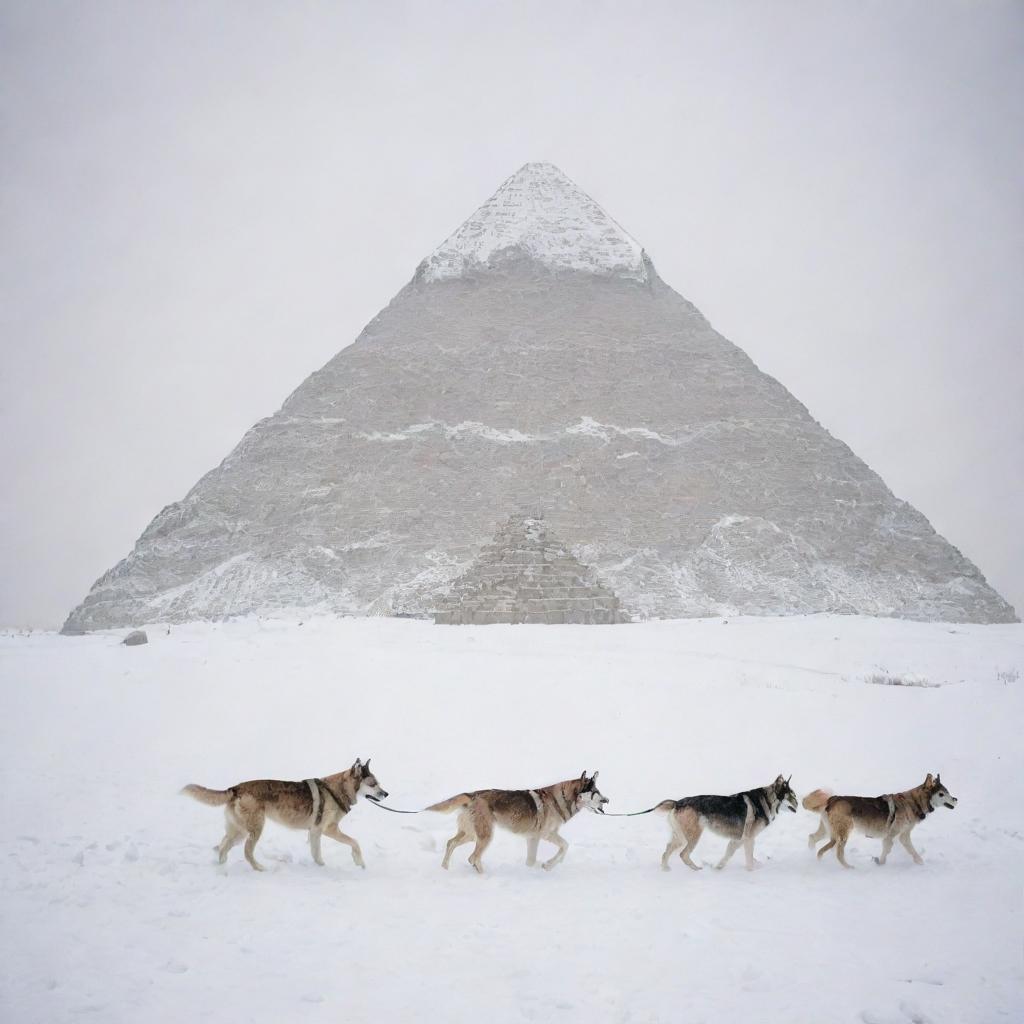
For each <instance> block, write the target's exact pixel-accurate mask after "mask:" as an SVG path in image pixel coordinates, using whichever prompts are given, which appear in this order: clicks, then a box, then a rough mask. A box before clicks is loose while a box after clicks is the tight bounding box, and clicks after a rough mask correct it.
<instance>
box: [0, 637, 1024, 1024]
mask: <svg viewBox="0 0 1024 1024" xmlns="http://www.w3.org/2000/svg"><path fill="white" fill-rule="evenodd" d="M149 633H150V641H151V642H150V644H149V645H148V646H145V647H138V648H125V647H123V646H120V645H119V644H118V639H119V637H118V636H115V635H113V634H94V635H90V636H84V637H76V638H69V637H60V636H55V635H53V634H41V635H40V634H37V635H34V636H31V637H23V636H11V635H7V636H3V637H0V685H2V690H0V692H2V695H3V714H2V715H0V769H2V778H0V811H2V820H3V826H4V827H3V832H2V835H0V865H2V867H0V886H2V910H0V916H2V924H0V927H2V937H0V1019H2V1020H4V1021H12V1022H13V1021H17V1022H33V1021H39V1022H47V1024H54V1022H61V1021H71V1020H79V1019H82V1018H85V1019H90V1018H91V1019H93V1020H99V1021H104V1022H122V1021H123V1022H136V1021H143V1020H145V1021H150V1022H153V1021H168V1022H172V1021H173V1022H181V1021H214V1022H236V1021H275V1022H280V1021H288V1022H291V1021H296V1022H298V1021H331V1022H339V1021H343V1022H345V1024H358V1022H371V1021H372V1022H375V1024H378V1022H380V1024H392V1022H395V1024H397V1022H406V1021H418V1020H424V1021H426V1020H430V1021H443V1022H445V1024H455V1022H463V1021H465V1022H470V1021H472V1022H474V1024H475V1022H478V1021H480V1020H481V1019H482V1018H483V1019H487V1020H490V1021H494V1022H505V1021H520V1020H523V1021H565V1022H577V1021H578V1022H583V1024H599V1022H604V1021H612V1022H623V1024H625V1022H630V1024H648V1022H678V1021H687V1022H699V1021H708V1022H711V1021H716V1022H718V1021H720V1022H735V1021H740V1020H744V1021H756V1022H758V1024H765V1022H773V1021H778V1022H785V1024H799V1022H809V1024H810V1022H813V1024H822V1022H831V1021H855V1022H858V1021H862V1022H867V1024H904V1022H914V1021H928V1022H935V1024H939V1022H950V1024H952V1022H972V1024H983V1022H989V1021H999V1020H1014V1019H1016V1020H1020V1019H1022V1015H1024V996H1022V987H1024V986H1022V981H1024V964H1022V953H1021V945H1022V938H1024V913H1022V881H1024V863H1022V856H1021V855H1022V852H1024V802H1022V800H1021V796H1020V783H1021V777H1022V769H1024V755H1022V746H1021V742H1020V738H1019V735H1020V726H1021V724H1022V714H1021V712H1022V701H1024V698H1022V694H1024V627H1022V626H1019V625H1010V626H950V625H948V624H919V623H909V622H895V621H886V620H871V619H856V618H835V617H812V618H790V619H734V620H730V621H728V622H725V621H722V620H703V621H701V620H692V621H685V622H651V623H645V624H638V625H628V626H613V627H571V626H570V627H542V626H516V627H500V626H494V627H483V628H471V627H455V628H444V627H436V626H433V625H430V624H427V623H424V622H417V621H397V620H384V619H364V620H351V619H350V620H329V619H316V620H310V621H306V622H305V623H304V624H302V625H299V623H298V621H283V620H282V621H251V620H250V621H241V622H235V623H227V624H223V625H196V626H176V627H173V629H172V631H171V633H170V634H169V635H168V634H166V632H165V631H164V630H163V629H158V628H151V629H150V631H149ZM872 676H880V677H884V676H888V677H890V678H899V679H902V680H904V681H907V682H916V683H928V684H930V685H927V686H924V685H918V686H892V685H879V684H878V683H872V682H869V681H868V679H869V677H872ZM357 756H362V757H364V758H365V757H369V756H372V758H373V766H374V769H375V771H376V772H377V774H378V777H379V778H380V781H381V783H382V784H383V785H384V786H385V787H386V788H387V789H389V790H390V791H391V798H390V801H389V802H390V803H392V804H394V805H395V806H399V807H418V806H422V805H424V804H425V803H427V802H430V801H434V800H438V799H441V798H443V797H447V796H449V795H451V794H453V793H456V792H458V791H461V790H464V789H467V788H477V787H484V786H507V787H530V786H539V785H543V784H546V783H549V782H553V781H556V780H558V779H562V778H566V777H571V776H575V775H578V774H579V772H580V771H581V770H583V769H584V768H587V769H590V770H593V769H600V771H601V776H600V780H599V781H600V787H601V789H602V790H603V791H604V792H605V794H606V795H607V796H609V797H610V798H611V799H612V804H611V805H610V806H609V808H608V809H609V810H617V811H626V810H634V809H640V808H644V807H649V806H650V805H651V804H653V803H654V802H655V801H658V800H661V799H662V798H665V797H676V796H683V795H686V794H694V793H700V792H723V793H728V792H732V791H735V790H738V789H744V788H748V787H751V786H754V785H760V784H763V783H767V782H769V781H770V780H771V779H773V778H774V777H775V775H776V774H777V773H778V772H780V771H783V772H785V773H787V774H788V773H790V772H792V773H793V784H794V787H795V788H796V789H797V791H798V792H799V793H800V794H801V795H802V794H804V793H806V792H807V791H808V790H810V789H812V788H815V787H817V786H827V787H829V788H835V789H839V790H841V791H845V792H853V793H861V794H868V795H873V794H876V793H881V792H887V791H891V790H894V789H902V788H907V787H909V786H912V785H914V784H916V783H918V782H919V781H921V779H922V778H923V777H924V775H925V773H926V772H927V771H935V770H939V771H941V772H942V778H943V781H944V782H945V783H947V784H948V786H949V787H950V789H951V790H952V792H953V793H954V794H955V795H956V796H957V797H959V799H960V803H959V807H958V808H957V809H956V810H955V811H947V810H940V811H938V812H936V813H935V814H934V815H932V816H930V817H929V818H928V820H927V821H925V822H924V823H923V824H922V825H921V826H920V827H919V828H918V830H917V832H916V833H915V843H916V844H917V846H918V848H919V849H920V851H921V852H922V854H923V856H924V858H925V864H924V866H923V867H915V866H914V865H913V864H912V863H911V862H910V860H909V859H908V858H907V857H906V855H905V854H904V853H903V851H902V850H901V849H900V848H899V847H897V848H896V850H895V851H894V853H893V854H892V857H891V859H890V861H889V863H888V865H886V866H885V867H884V868H882V867H877V866H876V865H875V864H874V863H872V861H871V855H872V854H874V853H876V852H877V845H878V844H877V842H875V841H871V840H866V839H864V838H863V837H858V838H857V839H856V840H855V841H854V843H853V844H852V847H851V849H852V862H853V863H854V864H856V867H857V870H855V871H843V870H842V869H841V868H840V867H839V865H838V864H837V863H836V862H835V860H834V859H832V858H829V859H827V860H825V861H824V862H821V863H818V862H816V861H815V860H814V858H813V857H812V855H811V854H810V853H809V852H808V850H807V848H806V837H807V834H808V833H809V832H811V831H812V830H813V829H814V827H815V824H816V820H815V819H814V818H813V816H812V815H810V814H809V813H807V812H805V811H800V812H799V813H798V814H797V815H791V814H785V815H784V816H782V817H780V818H779V820H778V821H777V822H776V823H775V824H774V825H773V826H772V827H771V828H770V830H769V831H768V832H767V834H766V835H765V836H764V837H763V839H762V840H761V841H760V843H759V846H758V852H759V856H760V857H761V859H762V860H764V861H765V864H764V866H763V868H761V870H759V871H755V872H752V873H749V874H748V873H747V872H745V871H744V870H743V867H742V858H741V857H739V856H737V857H736V858H735V859H734V862H733V863H732V864H730V865H729V867H728V868H727V869H726V870H724V871H722V872H715V871H703V872H701V873H699V874H698V873H695V872H691V871H689V870H687V869H685V868H684V867H683V866H682V865H681V864H679V862H678V860H677V861H676V865H677V866H676V867H675V868H674V869H673V871H672V872H671V873H670V874H665V873H663V872H661V871H660V870H659V867H658V859H659V856H660V854H661V851H662V849H663V848H664V845H665V842H666V838H667V829H666V824H665V821H664V819H663V818H662V817H661V816H658V815H650V816H647V817H640V818H604V819H602V818H599V817H597V816H595V815H590V814H586V813H584V814H582V815H580V816H579V817H577V818H576V819H574V820H573V821H572V822H570V823H569V824H568V826H567V827H566V828H565V829H564V830H563V832H564V835H565V837H566V838H567V839H568V841H569V842H570V844H571V846H570V849H569V853H568V856H567V858H566V860H565V862H564V863H563V864H562V865H561V866H560V867H559V868H557V869H556V870H555V871H553V872H550V873H548V872H542V871H539V870H531V869H528V868H527V867H526V866H525V864H524V856H525V848H524V847H525V844H524V843H523V842H522V841H521V840H516V839H513V838H512V837H510V836H508V835H506V834H501V835H499V837H498V839H497V840H496V841H495V843H494V844H493V845H492V846H491V848H490V850H489V851H488V853H487V856H486V858H485V865H486V868H487V874H486V875H484V876H483V877H477V876H476V875H475V874H474V873H473V872H472V870H471V869H470V868H469V867H468V866H467V865H466V862H465V855H466V854H467V853H468V851H469V848H468V847H466V848H463V849H462V850H460V851H459V853H458V854H457V857H456V859H455V860H453V864H452V870H451V871H450V872H448V873H445V872H443V871H442V870H441V868H440V866H439V863H440V859H441V851H442V847H443V845H444V841H445V839H446V838H447V837H448V835H449V834H450V833H451V827H452V824H453V821H452V819H450V818H445V817H442V816H440V815H421V816H418V817H412V816H408V817H400V816H397V815H390V814H385V813H383V812H382V811H380V810H378V809H376V808H374V807H372V806H370V805H368V804H365V803H360V804H359V805H357V807H356V808H355V810H354V811H353V813H352V814H351V815H350V816H349V817H348V818H347V819H346V821H345V825H344V828H345V831H347V832H350V833H351V834H353V835H355V836H356V837H357V838H358V839H359V840H360V841H361V843H362V845H363V850H364V853H365V856H366V861H367V869H366V870H365V871H360V870H358V869H357V868H356V867H354V865H353V864H352V861H351V859H350V857H349V853H348V850H347V849H345V848H343V847H340V846H337V845H336V844H333V843H329V842H328V841H327V840H325V841H324V853H325V857H326V859H327V866H326V867H325V868H318V867H316V866H315V865H314V864H313V863H312V861H311V859H310V855H309V850H308V847H307V845H306V843H305V836H304V834H302V833H298V832H288V831H285V830H283V829H280V828H278V827H276V826H274V825H269V826H268V828H267V831H266V832H265V834H264V837H263V840H262V842H261V844H260V853H261V855H262V859H263V861H264V863H266V864H267V865H268V868H269V870H268V871H267V872H266V873H264V874H257V873H255V872H253V871H251V870H250V869H249V867H248V865H246V864H245V862H244V861H243V859H242V856H241V852H240V850H238V849H236V850H235V851H233V852H232V855H231V858H230V860H229V862H228V864H227V866H226V867H223V868H221V867H218V866H216V865H215V864H214V854H213V851H212V847H213V845H214V844H215V843H216V842H217V840H219V838H220V836H221V828H220V827H221V822H222V818H221V813H220V810H219V809H217V808H209V807H204V806H201V805H199V804H196V803H194V802H192V801H189V800H187V799H185V798H182V797H180V796H178V795H177V790H178V789H179V788H180V787H181V785H182V784H183V783H186V782H200V783H203V784H205V785H208V786H215V787H224V786H227V785H229V784H231V783H234V782H237V781H241V780H243V779H248V778H254V777H265V776H269V777H277V778H295V779H300V778H304V777H307V776H311V775H322V774H326V773H329V772H332V771H336V770H340V769H341V768H344V767H347V766H348V765H349V764H351V762H352V761H353V760H354V758H355V757H357ZM723 845H724V843H723V841H722V840H720V839H718V838H716V837H714V836H711V835H706V836H705V838H704V839H703V841H702V844H701V846H700V847H699V849H698V853H697V856H698V860H704V861H705V862H709V861H712V860H715V859H717V857H718V855H719V854H720V852H721V850H722V848H723ZM542 850H543V847H542Z"/></svg>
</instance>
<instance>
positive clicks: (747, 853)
mask: <svg viewBox="0 0 1024 1024" xmlns="http://www.w3.org/2000/svg"><path fill="white" fill-rule="evenodd" d="M743 856H744V858H745V860H746V868H747V870H748V871H753V870H754V868H759V867H760V866H761V862H760V861H759V860H758V859H757V858H756V857H755V856H754V837H753V836H745V837H744V839H743Z"/></svg>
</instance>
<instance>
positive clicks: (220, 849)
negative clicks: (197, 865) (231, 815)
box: [214, 821, 245, 864]
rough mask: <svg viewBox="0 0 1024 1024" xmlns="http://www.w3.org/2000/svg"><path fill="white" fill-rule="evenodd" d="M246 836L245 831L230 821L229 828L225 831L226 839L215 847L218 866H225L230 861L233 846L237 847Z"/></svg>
mask: <svg viewBox="0 0 1024 1024" xmlns="http://www.w3.org/2000/svg"><path fill="white" fill-rule="evenodd" d="M244 835H245V831H244V830H243V829H240V828H238V826H237V825H235V823H234V822H233V821H229V822H228V823H227V828H226V829H225V831H224V838H223V839H222V840H221V841H220V845H219V846H215V847H214V849H215V850H216V851H217V863H218V864H223V863H224V862H225V861H226V860H227V859H228V851H229V850H230V849H231V848H232V847H233V846H237V845H238V844H239V843H240V842H241V841H242V836H244Z"/></svg>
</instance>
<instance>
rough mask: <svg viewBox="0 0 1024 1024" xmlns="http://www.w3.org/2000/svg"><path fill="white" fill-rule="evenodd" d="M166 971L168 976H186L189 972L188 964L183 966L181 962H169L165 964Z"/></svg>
mask: <svg viewBox="0 0 1024 1024" xmlns="http://www.w3.org/2000/svg"><path fill="white" fill-rule="evenodd" d="M164 970H165V971H166V972H167V973H168V974H184V973H185V972H186V971H187V970H188V964H183V963H182V962H181V961H180V960H168V961H167V963H165V964H164Z"/></svg>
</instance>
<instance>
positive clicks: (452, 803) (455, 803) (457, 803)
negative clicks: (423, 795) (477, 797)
mask: <svg viewBox="0 0 1024 1024" xmlns="http://www.w3.org/2000/svg"><path fill="white" fill-rule="evenodd" d="M472 801H473V798H472V797H471V796H470V795H469V794H468V793H460V794H459V795H458V796H453V797H451V798H449V799H448V800H442V801H441V802H440V803H439V804H431V805H430V806H429V807H424V808H423V809H424V810H425V811H437V812H438V813H439V814H451V813H452V811H457V810H460V809H461V808H463V807H468V806H469V805H470V803H472Z"/></svg>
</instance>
